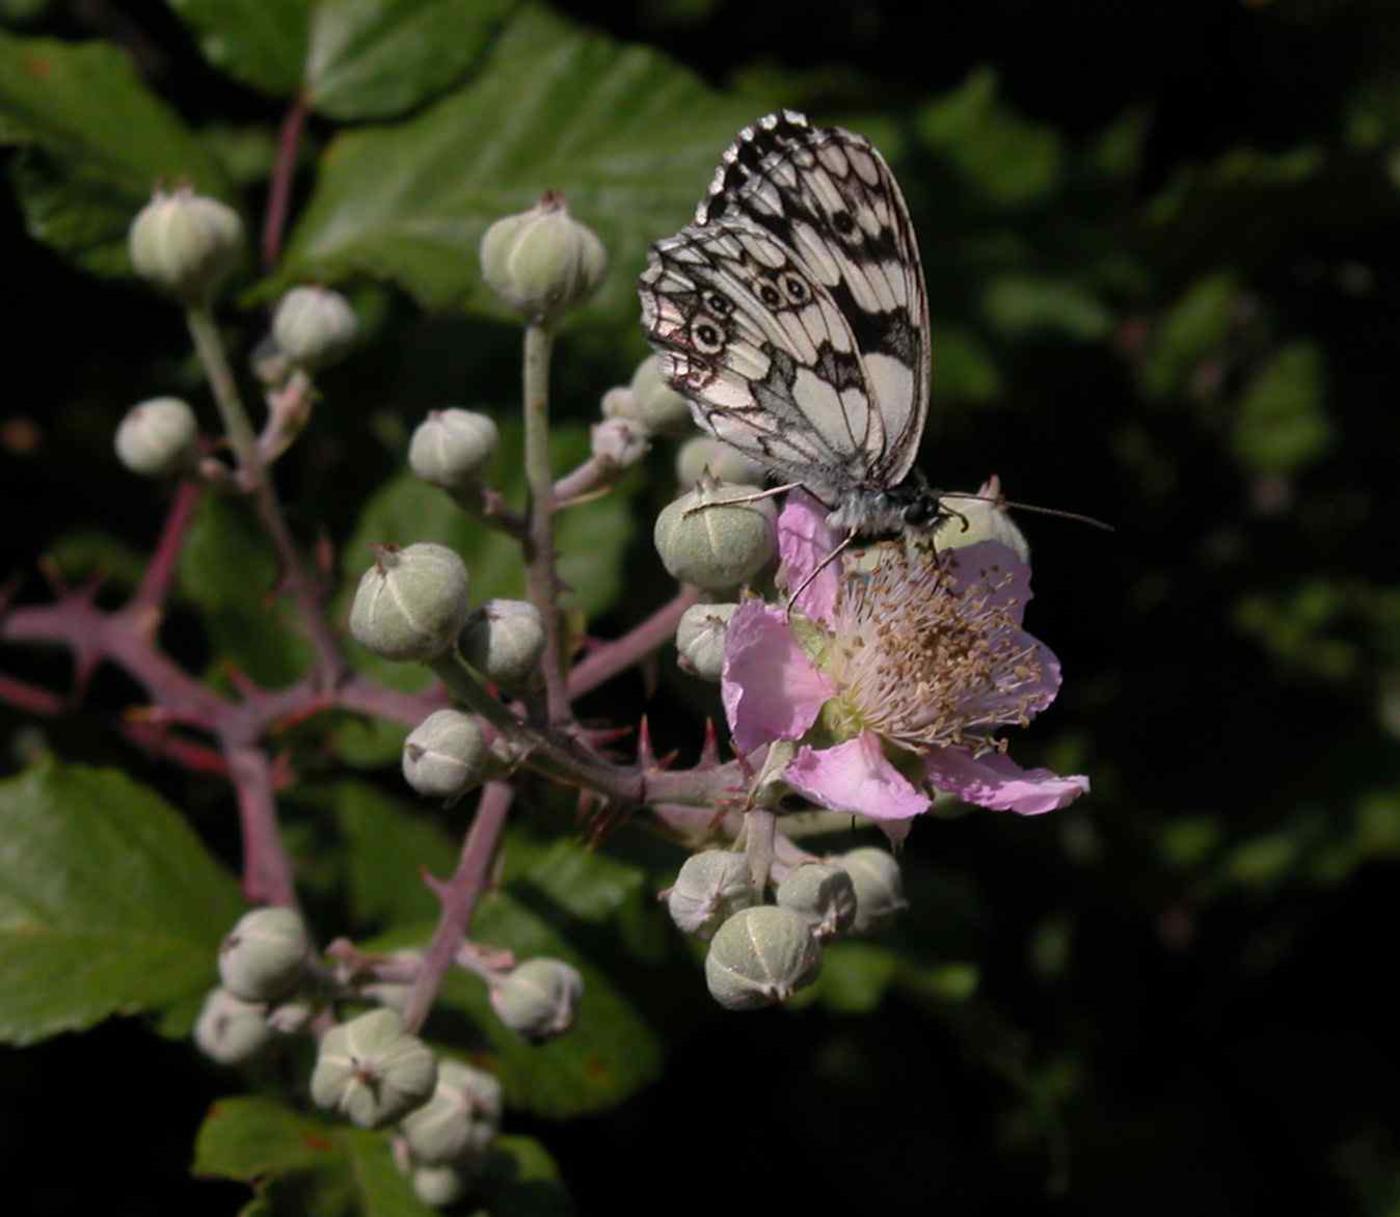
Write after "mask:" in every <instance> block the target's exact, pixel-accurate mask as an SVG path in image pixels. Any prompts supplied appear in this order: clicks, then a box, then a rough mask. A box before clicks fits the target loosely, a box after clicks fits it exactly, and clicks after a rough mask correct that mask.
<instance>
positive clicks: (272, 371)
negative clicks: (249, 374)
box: [248, 334, 293, 389]
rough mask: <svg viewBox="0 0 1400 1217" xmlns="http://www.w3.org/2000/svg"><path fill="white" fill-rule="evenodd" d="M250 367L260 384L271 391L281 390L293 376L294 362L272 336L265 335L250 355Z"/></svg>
mask: <svg viewBox="0 0 1400 1217" xmlns="http://www.w3.org/2000/svg"><path fill="white" fill-rule="evenodd" d="M248 366H249V367H250V368H251V369H252V371H253V375H254V376H256V377H257V378H258V382H259V383H260V384H262V385H264V386H266V387H267V388H269V389H280V388H281V387H282V386H283V385H284V384H286V383H287V378H288V377H290V376H291V374H292V367H293V365H292V361H291V360H290V359H289V358H288V357H287V352H286V351H284V350H283V349H282V348H281V347H279V346H278V345H277V340H276V339H275V338H274V337H273V336H272V335H271V334H264V335H263V336H262V337H261V338H259V339H258V342H257V345H256V346H254V347H253V349H252V350H251V351H250V352H249V353H248Z"/></svg>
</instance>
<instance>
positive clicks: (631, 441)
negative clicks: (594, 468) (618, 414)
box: [588, 418, 651, 469]
mask: <svg viewBox="0 0 1400 1217" xmlns="http://www.w3.org/2000/svg"><path fill="white" fill-rule="evenodd" d="M588 438H589V447H590V449H591V451H592V453H593V455H594V456H596V457H598V458H599V459H600V460H605V461H609V462H611V463H612V464H613V465H615V466H616V467H617V468H619V469H627V468H630V467H631V466H632V465H635V464H636V463H637V462H638V461H639V460H641V459H642V457H644V456H646V454H647V453H648V452H649V451H650V450H651V440H650V439H649V438H648V433H647V430H646V428H645V427H644V426H643V425H642V424H641V423H639V422H636V421H635V420H633V419H630V418H605V419H604V420H603V421H602V422H601V423H595V424H594V425H593V426H592V427H591V428H590V429H589V432H588Z"/></svg>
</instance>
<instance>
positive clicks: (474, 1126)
mask: <svg viewBox="0 0 1400 1217" xmlns="http://www.w3.org/2000/svg"><path fill="white" fill-rule="evenodd" d="M500 1115H501V1084H500V1083H499V1082H498V1081H497V1080H496V1079H495V1078H494V1077H492V1076H491V1075H490V1074H489V1073H484V1072H483V1071H482V1070H480V1069H473V1068H471V1066H469V1065H463V1064H460V1063H459V1062H457V1061H441V1062H439V1064H438V1081H437V1089H436V1090H434V1091H433V1097H432V1098H431V1099H429V1100H428V1101H427V1102H426V1103H424V1104H423V1106H422V1107H420V1108H418V1110H417V1111H414V1112H410V1113H409V1114H408V1115H407V1116H405V1117H404V1119H403V1123H402V1124H401V1125H400V1127H401V1129H402V1131H403V1136H404V1140H405V1141H407V1142H408V1147H409V1149H410V1150H412V1152H413V1157H414V1160H415V1161H417V1162H422V1163H426V1164H427V1165H430V1166H441V1165H444V1164H447V1163H450V1162H455V1161H456V1160H457V1159H459V1158H460V1157H461V1156H462V1155H463V1154H465V1153H480V1152H482V1151H483V1150H485V1149H486V1147H487V1146H488V1145H490V1143H491V1141H492V1140H493V1139H494V1138H495V1135H496V1130H497V1127H498V1125H499V1121H500Z"/></svg>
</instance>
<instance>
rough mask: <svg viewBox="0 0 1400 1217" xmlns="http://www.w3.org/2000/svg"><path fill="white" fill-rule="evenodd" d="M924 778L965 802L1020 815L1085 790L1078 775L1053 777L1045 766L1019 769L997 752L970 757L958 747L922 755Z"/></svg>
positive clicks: (1049, 808) (1057, 803) (1086, 785)
mask: <svg viewBox="0 0 1400 1217" xmlns="http://www.w3.org/2000/svg"><path fill="white" fill-rule="evenodd" d="M925 762H926V770H925V772H926V773H927V774H928V780H929V781H930V782H932V783H933V785H935V786H937V787H938V789H939V790H946V791H948V792H949V793H951V794H955V795H957V796H958V798H960V799H962V800H963V801H964V802H966V803H976V804H977V805H978V806H979V807H990V808H991V809H992V810H993V811H1016V812H1019V813H1020V814H1021V815H1023V816H1038V815H1040V814H1041V813H1042V812H1046V811H1055V810H1057V809H1059V808H1061V807H1067V806H1068V805H1069V804H1070V803H1073V802H1074V800H1075V799H1077V798H1078V797H1079V796H1080V795H1081V794H1085V793H1086V792H1087V791H1088V789H1089V779H1088V778H1087V777H1085V776H1083V775H1082V774H1076V775H1074V776H1073V777H1067V778H1062V777H1057V776H1056V775H1055V774H1053V773H1051V772H1050V770H1048V769H1022V768H1021V767H1020V766H1019V765H1018V764H1016V762H1015V761H1013V760H1012V759H1011V758H1010V757H1008V756H1004V755H1002V754H1001V753H999V752H991V753H988V754H987V755H986V756H979V757H974V756H972V754H971V753H968V752H964V751H963V750H962V749H960V748H934V749H932V750H931V751H930V752H929V753H928V755H927V757H926V758H925Z"/></svg>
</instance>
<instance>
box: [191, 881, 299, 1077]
mask: <svg viewBox="0 0 1400 1217" xmlns="http://www.w3.org/2000/svg"><path fill="white" fill-rule="evenodd" d="M310 964H311V942H310V939H309V938H308V936H307V933H306V924H305V923H304V922H303V921H302V919H301V915H300V914H299V913H297V912H296V911H295V910H294V909H285V908H262V909H254V910H253V911H252V912H249V913H245V914H244V915H243V916H242V917H241V918H239V920H238V923H237V924H236V925H235V926H234V927H233V929H231V930H230V931H229V932H228V934H227V935H226V936H225V938H224V940H223V943H222V944H221V945H220V947H219V980H220V987H219V988H217V989H214V990H212V991H211V992H210V993H209V995H208V996H207V997H206V998H205V999H204V1006H203V1008H202V1009H201V1010H200V1013H199V1018H198V1019H197V1020H196V1022H195V1029H194V1038H195V1042H196V1043H197V1044H198V1045H199V1047H200V1048H201V1049H202V1050H203V1052H204V1053H205V1054H206V1055H207V1056H209V1057H212V1058H213V1059H214V1060H216V1061H218V1062H220V1064H224V1065H239V1064H243V1063H244V1062H246V1061H249V1060H252V1059H253V1058H254V1057H255V1056H257V1055H258V1054H260V1053H261V1052H262V1051H263V1049H264V1048H266V1047H267V1046H268V1044H270V1043H271V1042H272V1040H273V1039H274V1038H275V1035H276V1033H277V1032H283V1033H291V1032H295V1031H299V1030H301V1029H302V1028H303V1027H304V1026H305V1024H306V1022H307V1020H308V1019H309V1017H310V1009H311V1007H310V1005H309V1003H308V1000H307V993H308V991H309V989H310V988H311V987H312V985H311V981H312V976H311V971H310Z"/></svg>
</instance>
